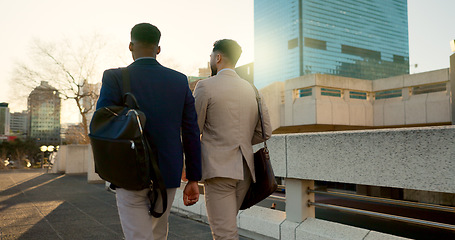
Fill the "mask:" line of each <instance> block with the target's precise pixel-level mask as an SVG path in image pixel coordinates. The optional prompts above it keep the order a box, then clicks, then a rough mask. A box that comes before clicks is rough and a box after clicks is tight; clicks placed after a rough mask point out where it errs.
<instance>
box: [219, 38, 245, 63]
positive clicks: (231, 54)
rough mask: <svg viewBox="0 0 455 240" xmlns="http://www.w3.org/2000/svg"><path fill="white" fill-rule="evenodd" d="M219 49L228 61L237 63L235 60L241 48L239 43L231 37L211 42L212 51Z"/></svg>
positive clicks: (238, 56) (240, 52) (237, 58)
mask: <svg viewBox="0 0 455 240" xmlns="http://www.w3.org/2000/svg"><path fill="white" fill-rule="evenodd" d="M216 51H219V52H220V53H222V54H223V55H224V56H225V57H226V58H227V59H229V61H230V62H231V63H232V64H234V66H235V64H237V61H238V60H239V58H240V54H242V48H241V47H240V45H239V44H238V43H237V42H236V41H234V40H231V39H221V40H218V41H216V42H215V43H214V44H213V52H216Z"/></svg>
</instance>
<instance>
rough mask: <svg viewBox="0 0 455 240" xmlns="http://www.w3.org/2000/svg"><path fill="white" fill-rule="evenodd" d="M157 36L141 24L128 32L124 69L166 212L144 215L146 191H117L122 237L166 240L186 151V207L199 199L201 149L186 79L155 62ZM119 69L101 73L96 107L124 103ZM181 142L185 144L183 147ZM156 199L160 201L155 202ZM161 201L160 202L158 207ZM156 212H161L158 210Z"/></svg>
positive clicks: (158, 34)
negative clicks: (152, 152) (154, 159)
mask: <svg viewBox="0 0 455 240" xmlns="http://www.w3.org/2000/svg"><path fill="white" fill-rule="evenodd" d="M160 37H161V33H160V31H159V30H158V28H157V27H155V26H153V25H151V24H148V23H140V24H137V25H136V26H134V27H133V29H132V30H131V42H130V45H129V49H130V51H131V53H132V56H133V59H134V62H133V63H132V64H131V65H129V66H128V71H129V74H130V79H131V92H132V93H133V94H134V95H135V97H136V99H137V101H138V104H139V108H140V110H141V111H143V112H144V113H145V115H146V117H147V121H146V127H145V133H146V136H147V138H148V140H149V142H150V143H151V144H153V145H154V146H155V147H156V149H157V152H158V161H159V167H160V170H161V174H162V175H163V178H164V182H165V184H166V188H167V194H168V204H167V205H168V208H167V210H166V212H165V214H163V216H162V217H161V218H158V219H157V218H154V217H152V216H150V215H149V214H148V207H147V203H148V201H149V200H148V197H147V192H148V189H144V190H141V191H130V190H126V189H122V188H117V190H116V192H117V193H116V197H117V207H118V211H119V216H120V221H121V224H122V229H123V233H124V234H125V237H126V239H135V240H136V239H152V240H153V239H154V240H157V239H166V238H167V229H168V227H167V226H168V217H169V212H170V208H171V206H172V202H173V200H174V196H175V192H176V189H177V188H178V187H180V180H181V176H182V168H183V153H185V167H186V178H187V179H188V183H187V185H186V187H185V190H184V196H183V201H184V203H185V205H193V204H194V203H196V202H197V201H198V200H199V188H198V185H197V182H198V181H199V180H200V179H201V146H200V134H199V127H198V124H197V115H196V111H195V107H194V98H193V95H192V93H191V90H190V89H189V87H188V80H187V77H186V76H185V75H184V74H182V73H179V72H177V71H174V70H172V69H169V68H166V67H164V66H162V65H161V64H159V63H158V62H157V60H156V55H157V54H159V53H160V51H161V48H160V46H159V45H158V44H159V40H160ZM122 86H123V85H122V73H121V69H120V68H118V69H109V70H106V71H105V72H104V74H103V83H102V87H101V92H100V98H99V100H98V102H97V106H96V108H97V109H99V108H102V107H106V106H111V105H123V96H122ZM182 143H183V144H182ZM159 199H160V198H159ZM161 204H162V203H160V202H158V203H157V206H158V207H160V206H162V205H161ZM157 210H159V208H158V209H157Z"/></svg>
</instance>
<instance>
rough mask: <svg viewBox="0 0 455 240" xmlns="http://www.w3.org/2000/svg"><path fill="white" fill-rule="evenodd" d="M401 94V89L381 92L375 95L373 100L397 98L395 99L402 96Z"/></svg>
mask: <svg viewBox="0 0 455 240" xmlns="http://www.w3.org/2000/svg"><path fill="white" fill-rule="evenodd" d="M402 92H403V91H402V90H401V89H394V90H387V91H381V92H377V93H376V95H375V98H374V99H376V100H379V99H387V98H397V97H401V96H402Z"/></svg>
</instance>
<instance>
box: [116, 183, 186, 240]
mask: <svg viewBox="0 0 455 240" xmlns="http://www.w3.org/2000/svg"><path fill="white" fill-rule="evenodd" d="M176 190H177V188H168V189H167V209H166V212H165V213H164V214H163V216H161V217H160V218H154V217H152V216H151V215H149V213H148V205H150V202H149V199H148V197H147V192H148V191H149V190H148V189H144V190H140V191H130V190H126V189H123V188H117V189H116V198H117V208H118V214H119V216H120V223H121V224H122V229H123V234H124V235H125V239H126V240H165V239H167V234H168V218H169V213H170V211H171V207H172V202H173V201H174V197H175V192H176ZM162 208H163V204H162V201H161V197H158V201H157V203H156V208H155V209H156V211H159V212H161V211H162Z"/></svg>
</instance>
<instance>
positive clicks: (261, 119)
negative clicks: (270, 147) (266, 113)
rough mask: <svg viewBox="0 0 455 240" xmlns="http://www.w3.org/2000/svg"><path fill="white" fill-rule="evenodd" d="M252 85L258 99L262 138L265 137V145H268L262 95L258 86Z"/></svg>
mask: <svg viewBox="0 0 455 240" xmlns="http://www.w3.org/2000/svg"><path fill="white" fill-rule="evenodd" d="M251 86H252V87H253V89H254V92H255V93H256V101H257V103H258V114H259V121H261V132H262V139H264V145H265V146H266V147H267V144H266V139H265V132H264V120H263V117H262V99H261V95H260V94H259V91H258V89H257V88H256V86H254V85H253V84H251Z"/></svg>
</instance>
